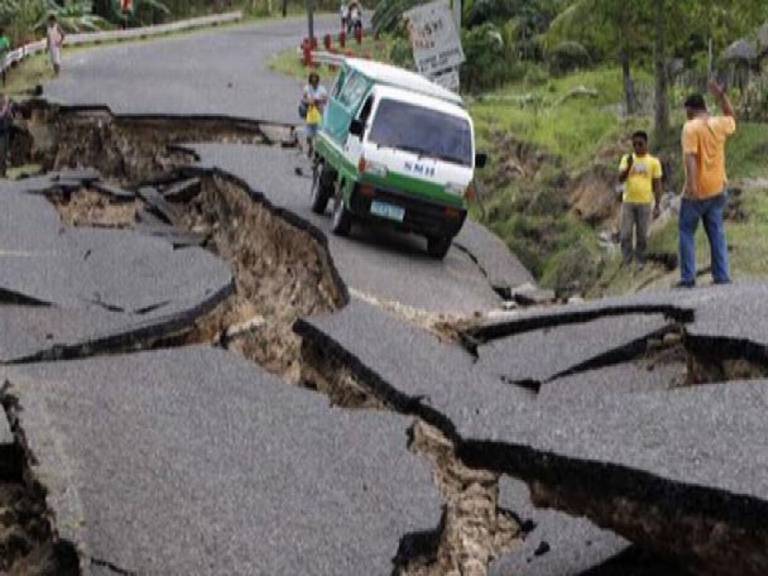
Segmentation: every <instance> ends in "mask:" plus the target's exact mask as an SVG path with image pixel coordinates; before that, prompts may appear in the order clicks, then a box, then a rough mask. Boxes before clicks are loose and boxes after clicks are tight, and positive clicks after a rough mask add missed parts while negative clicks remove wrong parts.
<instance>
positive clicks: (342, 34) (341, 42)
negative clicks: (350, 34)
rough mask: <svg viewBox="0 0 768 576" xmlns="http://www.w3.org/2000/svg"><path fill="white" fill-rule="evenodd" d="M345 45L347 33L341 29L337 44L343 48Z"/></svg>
mask: <svg viewBox="0 0 768 576" xmlns="http://www.w3.org/2000/svg"><path fill="white" fill-rule="evenodd" d="M346 45H347V33H346V32H344V31H342V32H340V33H339V46H341V47H342V48H344V47H345V46H346Z"/></svg>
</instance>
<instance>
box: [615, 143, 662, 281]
mask: <svg viewBox="0 0 768 576" xmlns="http://www.w3.org/2000/svg"><path fill="white" fill-rule="evenodd" d="M632 148H633V150H634V152H630V153H629V154H627V155H625V156H624V157H623V158H622V159H621V164H620V165H619V182H621V183H622V184H624V196H623V198H622V201H623V204H622V207H621V254H622V257H623V258H624V264H625V265H629V264H631V263H632V258H633V256H634V257H635V259H636V260H637V267H638V269H640V270H642V268H643V267H644V266H645V249H646V245H647V242H648V229H649V227H650V223H651V213H653V218H658V216H659V202H660V200H661V177H662V171H661V162H659V159H658V158H656V157H655V156H651V155H650V154H649V153H648V134H646V133H645V132H643V131H638V132H635V133H634V134H632ZM651 206H653V211H651ZM633 235H634V236H635V238H636V240H635V245H634V247H633V245H632V244H633V242H632V236H633Z"/></svg>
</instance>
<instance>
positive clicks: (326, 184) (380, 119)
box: [312, 58, 485, 258]
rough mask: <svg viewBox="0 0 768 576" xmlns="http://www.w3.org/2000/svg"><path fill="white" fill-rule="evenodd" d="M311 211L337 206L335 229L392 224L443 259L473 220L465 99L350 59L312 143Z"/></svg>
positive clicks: (403, 73) (473, 162)
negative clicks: (420, 237) (468, 204)
mask: <svg viewBox="0 0 768 576" xmlns="http://www.w3.org/2000/svg"><path fill="white" fill-rule="evenodd" d="M315 151H316V155H315V160H314V170H313V179H312V209H313V210H314V211H315V212H317V213H319V214H322V213H324V212H325V209H326V206H327V205H328V202H329V201H330V200H331V199H333V200H334V202H333V217H332V223H331V229H332V230H333V232H334V233H335V234H339V235H346V234H349V232H350V229H351V226H352V223H353V222H357V223H361V224H362V223H365V222H371V221H379V222H386V223H390V224H392V225H394V226H395V227H397V228H399V229H402V230H405V231H409V232H413V233H416V234H420V235H423V236H425V237H426V238H427V251H428V252H429V254H430V255H432V256H434V257H436V258H443V257H444V256H445V255H446V253H447V252H448V249H449V248H450V246H451V241H452V240H453V237H454V236H456V234H458V232H459V230H460V229H461V226H462V224H463V223H464V219H465V218H466V215H467V207H466V197H467V193H468V191H469V189H470V187H471V186H472V182H473V176H474V170H475V167H476V166H477V167H482V165H484V164H485V156H484V155H482V154H478V155H475V136H474V128H473V124H472V119H471V118H470V116H469V114H468V113H467V111H466V110H465V109H464V106H463V102H462V100H461V97H460V96H458V95H457V94H454V93H453V92H450V91H448V90H446V89H444V88H442V87H440V86H438V85H437V84H434V83H432V82H430V81H429V80H427V79H425V78H423V77H422V76H419V75H417V74H414V73H413V72H409V71H407V70H403V69H401V68H396V67H394V66H389V65H387V64H381V63H378V62H371V61H368V60H360V59H354V58H348V59H345V60H343V62H341V63H340V72H339V75H338V77H337V78H336V82H335V84H334V86H333V88H332V89H331V92H330V94H329V100H328V104H327V106H326V108H325V112H324V114H323V124H322V126H321V128H320V131H319V132H318V135H317V138H316V142H315Z"/></svg>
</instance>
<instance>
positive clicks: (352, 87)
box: [339, 72, 368, 109]
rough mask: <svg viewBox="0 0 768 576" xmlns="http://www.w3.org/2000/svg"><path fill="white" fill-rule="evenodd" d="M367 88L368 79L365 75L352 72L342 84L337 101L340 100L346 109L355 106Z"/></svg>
mask: <svg viewBox="0 0 768 576" xmlns="http://www.w3.org/2000/svg"><path fill="white" fill-rule="evenodd" d="M367 89H368V81H367V80H366V78H365V76H363V75H362V74H358V73H356V72H353V73H352V74H351V75H350V76H349V77H348V78H347V82H346V84H344V88H342V89H341V94H339V102H341V104H342V105H343V106H344V107H345V108H347V109H352V108H356V107H357V105H358V104H359V103H360V99H361V98H362V97H363V94H365V91H366V90H367Z"/></svg>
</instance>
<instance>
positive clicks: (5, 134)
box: [0, 94, 14, 178]
mask: <svg viewBox="0 0 768 576" xmlns="http://www.w3.org/2000/svg"><path fill="white" fill-rule="evenodd" d="M13 114H14V103H13V102H12V101H11V99H10V98H9V97H8V95H7V94H0V177H3V178H5V170H6V167H7V166H8V156H9V154H10V151H11V130H12V129H13Z"/></svg>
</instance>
